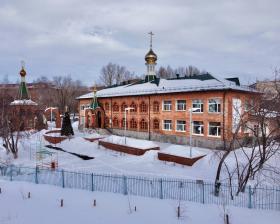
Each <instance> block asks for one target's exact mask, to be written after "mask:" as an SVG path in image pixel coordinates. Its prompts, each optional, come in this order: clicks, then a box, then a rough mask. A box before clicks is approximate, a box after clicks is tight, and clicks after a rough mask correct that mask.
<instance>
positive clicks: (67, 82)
mask: <svg viewBox="0 0 280 224" xmlns="http://www.w3.org/2000/svg"><path fill="white" fill-rule="evenodd" d="M53 84H54V85H55V86H56V91H55V93H53V104H54V105H53V106H57V107H58V108H59V109H60V111H64V110H65V107H66V106H67V107H68V108H69V111H71V112H76V111H77V106H78V102H77V100H76V97H78V96H80V95H82V94H83V93H85V92H87V91H88V90H87V88H85V87H84V86H83V85H82V83H81V81H80V80H76V81H74V80H72V78H71V76H70V75H68V76H64V77H63V76H55V77H54V78H53Z"/></svg>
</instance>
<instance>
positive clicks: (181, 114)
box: [79, 91, 251, 142]
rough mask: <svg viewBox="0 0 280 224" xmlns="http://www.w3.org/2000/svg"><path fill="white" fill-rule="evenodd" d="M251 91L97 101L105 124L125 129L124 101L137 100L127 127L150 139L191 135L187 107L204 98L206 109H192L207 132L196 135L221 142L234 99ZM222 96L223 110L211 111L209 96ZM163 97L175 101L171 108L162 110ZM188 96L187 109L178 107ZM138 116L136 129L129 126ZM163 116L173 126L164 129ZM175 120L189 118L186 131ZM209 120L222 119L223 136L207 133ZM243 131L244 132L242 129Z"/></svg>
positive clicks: (227, 133)
mask: <svg viewBox="0 0 280 224" xmlns="http://www.w3.org/2000/svg"><path fill="white" fill-rule="evenodd" d="M250 97H251V95H250V93H245V92H237V91H205V92H192V93H173V94H158V95H148V96H128V97H113V98H99V99H98V101H99V103H100V104H101V105H102V107H103V108H104V110H105V115H106V117H107V121H110V120H111V123H110V122H107V124H106V126H107V127H108V128H114V129H116V130H117V129H122V126H121V121H122V119H123V118H124V112H123V111H121V105H122V104H123V103H125V104H126V105H127V106H131V104H132V103H133V102H134V103H135V104H136V105H137V112H129V113H128V114H127V121H128V130H131V131H137V132H142V133H145V132H146V133H147V134H143V136H148V138H150V139H151V134H152V133H153V134H158V135H159V136H170V137H171V136H176V137H182V139H185V138H186V137H187V136H189V130H190V129H189V126H190V122H189V120H190V117H189V112H188V110H189V109H190V108H191V107H192V100H195V99H199V100H202V101H203V105H204V111H203V113H192V120H193V121H202V122H203V124H204V134H203V135H201V136H195V135H193V136H194V137H195V138H196V139H203V141H207V140H210V141H213V142H221V141H222V140H223V139H226V140H228V139H230V138H231V132H232V99H233V98H238V99H241V102H242V104H243V103H244V101H245V99H246V98H250ZM212 98H215V99H220V101H221V112H219V113H211V112H209V111H208V100H209V99H212ZM164 100H170V101H171V102H172V110H171V111H163V110H162V102H163V101H164ZM177 100H186V111H176V101H177ZM155 101H157V102H158V103H159V111H158V112H154V111H153V103H154V102H155ZM90 102H91V99H82V100H80V101H79V105H80V106H82V105H87V104H90ZM114 103H117V104H118V105H119V111H118V112H114V111H113V110H112V105H114ZM141 103H145V104H146V105H147V108H148V109H147V111H146V112H140V104H141ZM105 104H109V109H108V108H106V107H105ZM83 116H84V111H83V110H80V121H81V118H82V117H83ZM114 118H115V119H116V118H117V119H118V121H119V125H118V128H116V127H112V122H113V119H114ZM132 118H133V119H135V120H136V121H137V129H131V128H130V120H131V119H132ZM154 119H158V120H159V129H158V130H155V129H154V128H153V120H154ZM142 120H144V121H146V122H147V123H148V128H147V130H143V129H141V128H140V122H141V121H142ZM163 120H172V130H170V131H166V130H163V129H162V125H163ZM176 120H184V121H186V131H185V132H179V131H176ZM209 122H220V123H221V136H219V137H215V136H209V135H208V124H209ZM241 134H242V133H241Z"/></svg>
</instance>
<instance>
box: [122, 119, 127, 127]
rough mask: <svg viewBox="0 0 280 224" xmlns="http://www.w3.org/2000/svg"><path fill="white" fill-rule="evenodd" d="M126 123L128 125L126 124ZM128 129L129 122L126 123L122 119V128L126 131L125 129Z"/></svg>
mask: <svg viewBox="0 0 280 224" xmlns="http://www.w3.org/2000/svg"><path fill="white" fill-rule="evenodd" d="M125 123H126V124H125ZM125 127H126V128H128V126H127V120H126V121H125V119H124V118H123V119H122V128H123V129H124V128H125Z"/></svg>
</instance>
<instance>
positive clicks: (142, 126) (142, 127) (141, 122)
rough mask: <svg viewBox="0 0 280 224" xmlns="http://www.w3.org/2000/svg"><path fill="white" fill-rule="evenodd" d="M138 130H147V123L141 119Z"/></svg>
mask: <svg viewBox="0 0 280 224" xmlns="http://www.w3.org/2000/svg"><path fill="white" fill-rule="evenodd" d="M140 129H141V130H148V122H147V121H145V119H142V120H141V121H140Z"/></svg>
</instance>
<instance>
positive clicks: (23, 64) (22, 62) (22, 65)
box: [20, 60, 25, 68]
mask: <svg viewBox="0 0 280 224" xmlns="http://www.w3.org/2000/svg"><path fill="white" fill-rule="evenodd" d="M20 64H21V67H22V68H24V67H25V62H24V60H22V61H20Z"/></svg>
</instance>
